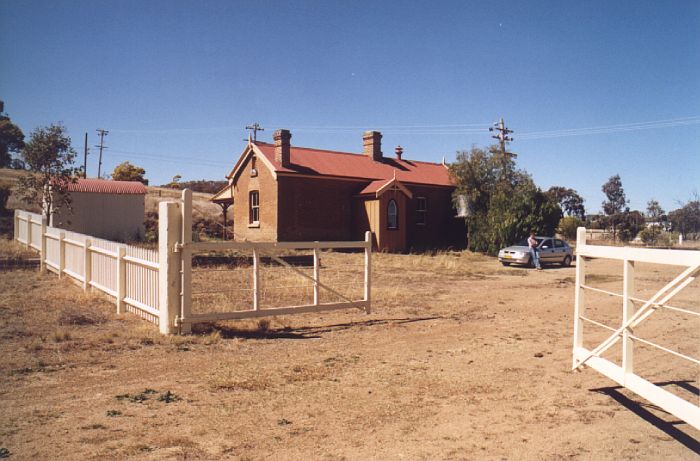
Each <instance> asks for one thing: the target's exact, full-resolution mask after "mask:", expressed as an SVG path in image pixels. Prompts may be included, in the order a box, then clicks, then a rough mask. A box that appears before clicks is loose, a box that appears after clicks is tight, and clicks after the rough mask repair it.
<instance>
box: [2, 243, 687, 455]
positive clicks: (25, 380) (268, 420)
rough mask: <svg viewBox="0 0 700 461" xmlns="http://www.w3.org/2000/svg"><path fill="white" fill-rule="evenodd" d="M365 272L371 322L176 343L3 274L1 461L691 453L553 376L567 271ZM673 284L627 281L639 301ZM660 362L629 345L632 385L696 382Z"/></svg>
mask: <svg viewBox="0 0 700 461" xmlns="http://www.w3.org/2000/svg"><path fill="white" fill-rule="evenodd" d="M596 271H598V273H599V275H598V277H599V278H597V279H593V281H592V282H596V283H597V284H598V286H601V287H606V288H608V289H615V288H616V287H619V286H621V279H620V278H619V275H620V274H621V266H619V265H616V264H614V263H602V262H601V263H600V264H599V265H597V266H596ZM374 273H375V276H376V279H375V284H374V286H375V290H374V299H375V303H374V311H373V313H372V314H370V315H366V314H364V313H360V312H357V311H342V312H335V313H330V314H322V315H318V314H305V315H300V316H295V317H291V316H290V317H285V318H278V319H274V320H272V321H271V322H270V323H269V324H267V323H266V322H262V323H260V324H258V323H253V322H238V323H230V324H226V325H220V326H218V328H217V329H212V330H209V331H206V332H203V333H199V334H198V335H193V336H189V337H163V336H160V335H158V333H157V331H156V328H154V327H152V326H151V325H149V324H147V323H146V322H144V321H141V320H139V319H137V318H135V317H134V316H132V315H125V316H121V317H117V316H116V315H115V314H113V313H112V312H113V304H111V303H109V302H107V301H105V300H104V299H103V298H100V297H98V296H95V295H83V294H82V291H81V290H80V289H78V288H76V287H75V286H74V285H72V284H71V283H69V282H67V281H64V280H61V281H59V280H57V279H56V278H55V276H49V275H47V276H41V275H39V274H37V273H35V272H30V271H14V272H6V273H2V274H0V334H1V335H2V341H1V342H0V354H2V360H1V362H0V373H2V381H1V383H0V414H2V418H1V419H0V447H2V448H5V449H6V450H8V451H9V455H10V459H18V460H19V459H70V460H74V459H96V460H97V459H100V460H102V459H125V458H133V459H144V460H151V459H183V460H184V459H333V460H334V459H358V460H364V459H429V460H433V459H498V460H501V459H513V460H516V459H518V460H519V459H642V460H644V459H648V460H659V459H695V458H697V456H698V453H700V448H699V445H698V440H700V432H698V431H697V430H694V429H693V428H691V427H689V426H688V425H686V424H683V423H681V422H678V421H676V419H675V418H674V417H672V416H670V415H668V414H665V413H664V412H662V411H659V410H658V409H656V408H654V407H652V406H651V405H649V404H648V403H647V402H645V401H643V400H641V399H639V398H637V397H636V396H634V395H633V394H630V393H628V392H627V391H624V390H619V389H616V388H613V387H612V385H613V383H612V382H611V381H609V380H608V379H606V378H604V377H602V376H600V375H598V374H597V373H596V372H594V371H593V370H591V369H587V370H584V371H583V372H582V373H573V372H571V371H570V364H571V343H572V339H571V338H572V311H573V280H574V279H573V277H574V268H551V269H548V270H544V271H542V272H536V271H534V270H525V269H518V268H502V267H500V265H498V263H497V262H496V261H495V260H493V259H491V258H485V257H481V256H476V255H470V254H467V253H463V254H451V255H449V254H448V255H440V256H437V257H434V258H431V257H429V256H416V255H377V257H376V258H375V271H374ZM671 275H672V274H671V272H667V271H665V270H664V269H660V268H658V267H651V266H650V267H649V268H648V270H647V271H646V272H644V271H640V272H639V277H640V280H642V281H644V283H642V284H641V285H642V286H643V287H645V289H649V290H650V289H651V288H652V287H653V286H656V285H661V284H662V283H663V280H664V278H669V277H670V276H671ZM699 293H700V287H698V284H697V283H695V284H694V285H693V286H691V287H690V288H689V291H688V292H687V293H686V294H684V295H683V296H684V297H682V298H681V299H679V301H678V302H679V303H681V304H682V303H686V304H688V305H690V306H692V304H693V302H694V303H695V309H697V308H698V306H697V299H699V298H700V295H699ZM590 302H591V303H596V302H597V303H598V304H596V306H598V307H597V308H596V309H598V310H595V309H592V310H591V315H594V314H598V315H599V317H598V318H599V319H602V318H608V317H611V318H614V317H615V315H616V313H617V312H618V311H619V307H618V306H617V304H616V301H614V300H613V301H606V300H605V299H604V297H601V298H600V299H597V298H595V297H591V298H590ZM606 303H608V304H606ZM696 319H697V317H696ZM699 326H700V325H699V324H698V322H697V321H696V320H692V319H684V318H683V317H664V316H660V317H659V319H658V323H657V324H656V325H655V326H654V327H653V328H651V329H650V331H649V334H651V335H652V336H654V337H655V338H656V336H658V337H659V338H669V337H670V338H672V339H667V340H666V342H665V343H664V344H666V345H670V346H673V347H679V348H685V349H688V348H690V350H691V351H694V354H692V353H691V355H694V356H696V357H697V356H698V354H697V349H698V347H697V346H698V341H697V335H698V333H697V332H698V331H700V328H698V327H699ZM591 331H592V330H591ZM600 337H602V336H600ZM669 341H671V342H670V343H669ZM613 356H614V355H613ZM659 357H663V356H658V355H655V353H654V352H651V351H650V352H647V351H645V350H641V349H640V350H639V353H638V354H637V355H636V364H637V366H638V367H639V368H640V370H641V369H645V370H648V373H649V374H648V376H649V379H655V380H663V381H674V382H675V383H676V385H675V387H679V385H683V386H685V388H686V389H691V390H692V389H693V387H694V388H695V389H697V387H698V373H697V371H698V370H697V368H693V367H691V366H690V365H685V364H682V363H680V364H677V363H676V362H675V361H669V360H666V359H659ZM679 392H681V391H679Z"/></svg>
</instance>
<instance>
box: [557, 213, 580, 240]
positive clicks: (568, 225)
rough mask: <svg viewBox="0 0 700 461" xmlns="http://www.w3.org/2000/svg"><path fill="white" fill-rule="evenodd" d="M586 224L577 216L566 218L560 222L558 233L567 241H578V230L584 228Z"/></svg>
mask: <svg viewBox="0 0 700 461" xmlns="http://www.w3.org/2000/svg"><path fill="white" fill-rule="evenodd" d="M583 225H584V222H583V221H581V220H580V219H579V218H577V217H575V216H565V217H563V218H561V220H560V221H559V226H558V227H557V232H558V233H559V234H561V236H562V237H564V238H565V239H567V240H575V239H576V229H578V228H579V227H582V226H583Z"/></svg>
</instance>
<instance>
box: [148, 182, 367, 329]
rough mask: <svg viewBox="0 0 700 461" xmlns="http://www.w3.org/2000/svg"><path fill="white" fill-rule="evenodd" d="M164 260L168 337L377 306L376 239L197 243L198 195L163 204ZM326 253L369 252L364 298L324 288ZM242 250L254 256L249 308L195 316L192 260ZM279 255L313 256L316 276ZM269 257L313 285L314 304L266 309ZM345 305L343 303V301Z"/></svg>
mask: <svg viewBox="0 0 700 461" xmlns="http://www.w3.org/2000/svg"><path fill="white" fill-rule="evenodd" d="M159 245H160V247H159V254H160V258H161V259H160V267H161V271H160V293H161V297H160V302H161V319H160V329H161V332H163V333H174V332H181V333H189V332H190V331H191V326H192V324H194V323H198V322H212V321H217V320H233V319H244V318H255V317H263V316H275V315H288V314H299V313H303V312H319V311H329V310H336V309H347V308H357V309H362V310H364V311H365V312H367V313H369V312H370V306H371V257H372V239H371V233H370V232H367V233H366V234H365V240H363V241H356V242H352V241H350V242H349V241H344V242H193V241H192V193H191V191H189V190H187V189H186V190H184V191H183V192H182V200H181V201H180V202H161V203H160V209H159ZM326 249H359V250H362V251H363V252H364V267H363V269H364V271H363V272H364V273H363V290H362V291H363V293H362V297H361V298H358V299H352V298H350V297H348V296H346V295H344V294H342V293H340V292H339V291H337V290H336V289H335V288H334V287H333V286H330V285H329V284H326V283H324V281H323V279H322V277H321V275H320V273H321V264H320V254H321V251H322V250H326ZM231 250H237V251H242V252H249V253H251V254H252V266H251V272H252V273H251V275H250V276H251V279H252V284H253V286H252V290H251V292H252V296H251V298H250V300H249V302H250V304H249V308H248V309H244V310H230V311H225V312H203V313H200V312H198V313H193V312H192V272H193V271H192V256H193V255H194V254H196V253H200V252H211V251H214V252H222V251H231ZM279 250H307V251H308V250H311V251H313V274H312V275H309V274H306V273H304V272H303V271H301V270H299V269H298V268H296V267H294V266H292V265H291V264H289V263H288V262H287V261H285V259H283V258H282V257H280V256H278V255H277V254H275V252H276V251H279ZM262 255H266V256H268V257H269V258H271V260H274V261H275V262H276V263H277V264H280V265H282V266H284V267H285V268H287V269H289V271H290V272H293V273H295V274H296V275H297V276H298V277H300V278H301V279H306V280H309V281H311V283H312V284H313V302H311V303H309V304H303V305H293V306H281V307H274V308H263V307H262V306H261V303H260V267H261V256H262ZM329 293H330V294H332V295H333V297H334V298H335V299H336V301H333V302H323V300H322V298H323V295H324V294H329ZM337 299H341V301H337Z"/></svg>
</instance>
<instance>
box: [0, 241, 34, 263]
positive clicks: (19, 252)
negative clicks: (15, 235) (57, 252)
mask: <svg viewBox="0 0 700 461" xmlns="http://www.w3.org/2000/svg"><path fill="white" fill-rule="evenodd" d="M37 257H38V255H37V252H36V251H34V250H28V249H27V247H25V246H24V245H22V244H20V243H18V242H16V241H14V240H12V237H11V236H10V237H9V238H2V237H0V259H32V258H37Z"/></svg>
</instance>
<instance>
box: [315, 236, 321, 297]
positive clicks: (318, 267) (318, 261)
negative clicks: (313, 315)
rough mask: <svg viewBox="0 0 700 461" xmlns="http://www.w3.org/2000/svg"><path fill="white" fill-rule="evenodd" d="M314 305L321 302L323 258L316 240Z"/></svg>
mask: <svg viewBox="0 0 700 461" xmlns="http://www.w3.org/2000/svg"><path fill="white" fill-rule="evenodd" d="M314 244H315V245H316V246H315V247H314V306H318V305H319V304H321V297H320V296H319V295H320V293H319V292H320V290H319V285H318V283H319V281H320V279H321V259H320V255H319V249H318V242H314Z"/></svg>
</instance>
